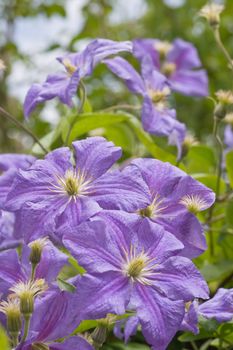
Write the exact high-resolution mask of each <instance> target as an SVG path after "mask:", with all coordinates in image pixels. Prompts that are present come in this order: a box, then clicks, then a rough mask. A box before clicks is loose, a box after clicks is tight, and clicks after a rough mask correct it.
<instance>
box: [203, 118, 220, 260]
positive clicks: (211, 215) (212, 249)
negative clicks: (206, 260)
mask: <svg viewBox="0 0 233 350" xmlns="http://www.w3.org/2000/svg"><path fill="white" fill-rule="evenodd" d="M220 123H221V120H220V119H218V118H216V117H214V127H213V136H214V138H215V140H216V143H217V146H218V152H219V156H218V165H217V180H216V190H215V193H216V202H217V199H218V197H219V193H220V185H221V176H222V160H223V143H222V140H221V138H220V136H219V134H218V129H219V125H220ZM216 202H215V203H214V204H213V205H212V207H211V208H210V210H209V215H208V218H207V224H208V226H209V238H210V242H209V243H210V255H211V256H212V257H213V256H214V236H213V230H212V223H213V220H212V217H213V213H214V208H215V205H216Z"/></svg>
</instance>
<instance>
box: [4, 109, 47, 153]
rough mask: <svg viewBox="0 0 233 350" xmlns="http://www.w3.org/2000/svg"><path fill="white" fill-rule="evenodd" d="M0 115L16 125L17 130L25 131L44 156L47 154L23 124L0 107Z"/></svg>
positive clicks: (36, 138)
mask: <svg viewBox="0 0 233 350" xmlns="http://www.w3.org/2000/svg"><path fill="white" fill-rule="evenodd" d="M0 115H1V116H2V117H4V118H6V119H8V120H10V121H11V122H12V123H14V124H15V125H17V126H18V127H19V128H21V129H22V130H23V131H25V132H26V133H27V134H28V135H30V136H31V137H32V138H33V140H34V141H35V142H36V143H38V145H39V146H40V147H41V149H42V150H43V152H44V153H45V154H46V153H48V150H47V149H46V148H45V147H44V146H43V145H42V143H41V142H40V140H39V139H38V137H37V136H36V135H35V134H33V132H32V131H31V130H29V129H28V128H27V127H26V126H25V125H23V123H21V122H20V121H19V120H17V119H16V118H15V117H13V115H11V114H10V113H9V112H7V111H6V110H5V109H4V108H3V107H1V106H0Z"/></svg>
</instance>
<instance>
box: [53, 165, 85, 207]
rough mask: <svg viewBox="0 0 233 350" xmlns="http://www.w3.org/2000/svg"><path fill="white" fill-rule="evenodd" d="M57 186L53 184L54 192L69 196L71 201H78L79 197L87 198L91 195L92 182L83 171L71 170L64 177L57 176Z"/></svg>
mask: <svg viewBox="0 0 233 350" xmlns="http://www.w3.org/2000/svg"><path fill="white" fill-rule="evenodd" d="M56 181H57V184H54V183H53V184H51V185H52V187H51V188H50V190H51V191H52V192H55V193H58V194H63V195H68V196H69V197H70V200H71V199H74V200H76V198H77V197H78V196H85V195H88V194H89V193H90V189H91V186H90V183H91V180H90V179H87V176H86V174H84V173H83V172H82V171H79V170H75V169H69V170H67V171H66V173H65V175H64V176H60V175H56Z"/></svg>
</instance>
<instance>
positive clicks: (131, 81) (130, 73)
mask: <svg viewBox="0 0 233 350" xmlns="http://www.w3.org/2000/svg"><path fill="white" fill-rule="evenodd" d="M103 62H104V63H105V64H106V65H107V66H108V68H109V69H110V70H111V71H112V72H113V73H114V74H115V75H117V76H118V77H119V78H121V79H123V80H124V82H125V84H126V86H127V87H128V89H129V91H131V92H134V93H136V94H139V95H142V96H143V95H145V91H146V90H145V84H144V82H143V80H142V78H141V77H140V75H139V74H138V72H137V71H136V70H135V69H134V68H133V66H131V64H130V63H128V62H127V61H126V60H125V59H123V58H121V57H115V58H113V59H106V60H104V61H103Z"/></svg>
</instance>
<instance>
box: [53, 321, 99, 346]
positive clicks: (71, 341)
mask: <svg viewBox="0 0 233 350" xmlns="http://www.w3.org/2000/svg"><path fill="white" fill-rule="evenodd" d="M64 327H65V325H64ZM49 349H50V350H68V349H72V350H94V348H93V346H91V344H90V343H88V341H87V340H86V339H85V338H82V337H79V336H73V337H70V338H68V339H66V340H65V341H63V342H62V343H52V344H51V345H50V346H49Z"/></svg>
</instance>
